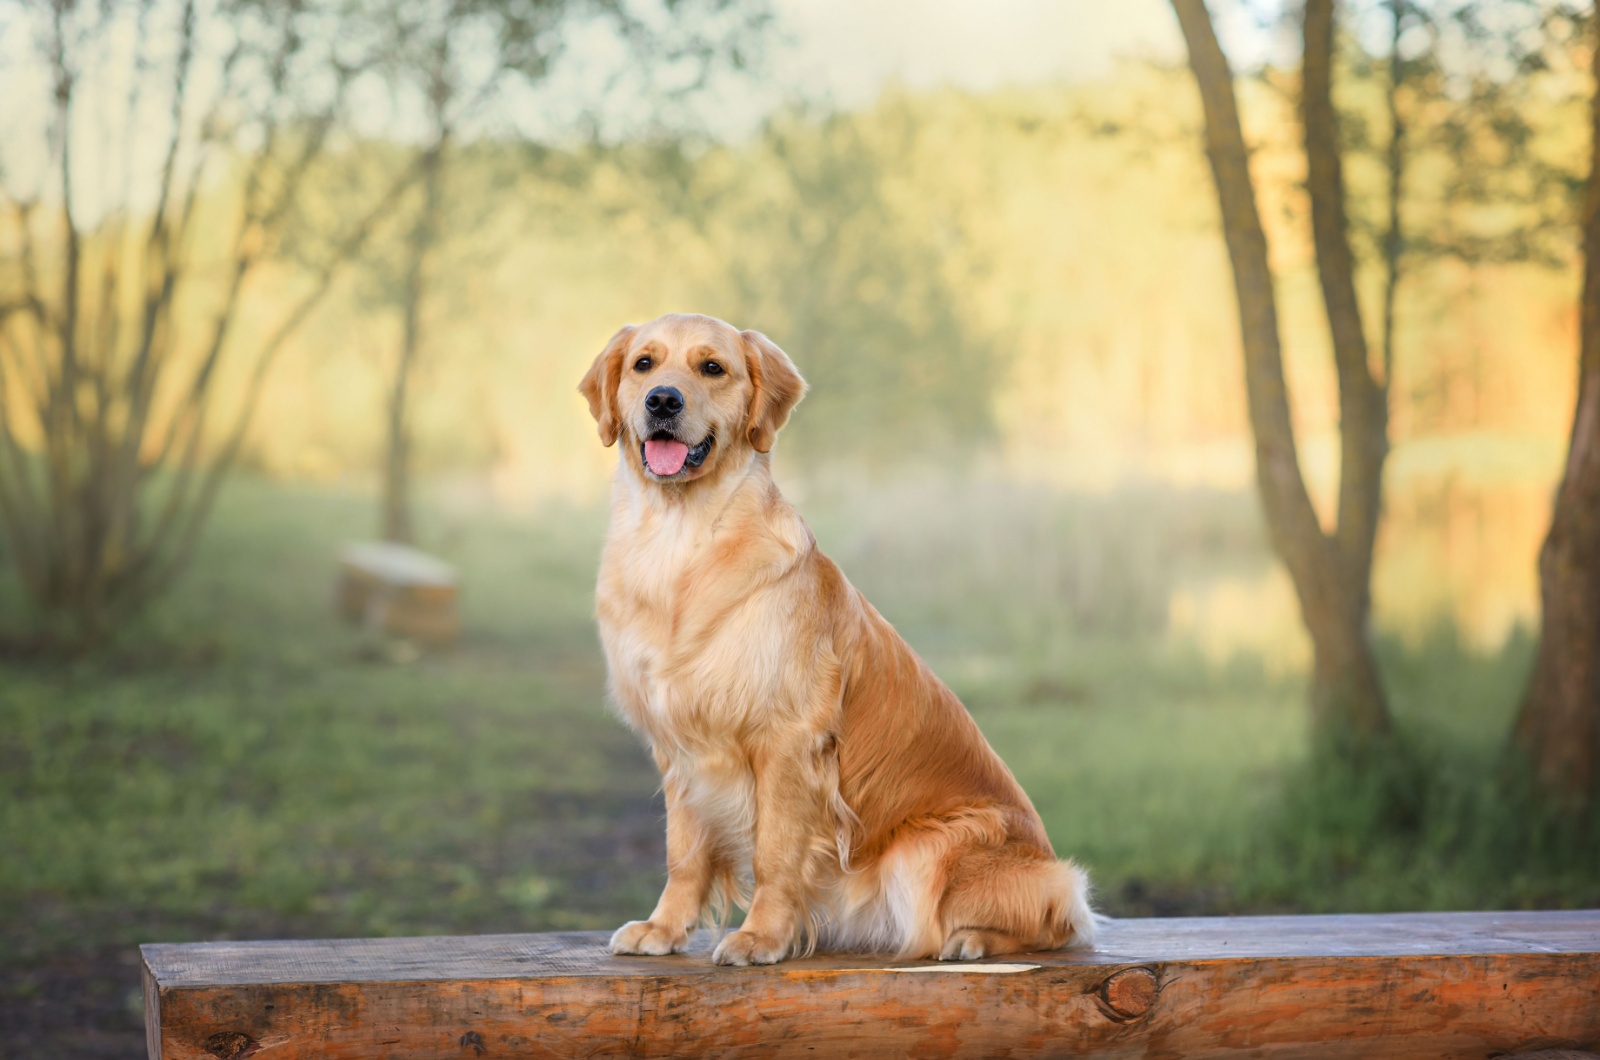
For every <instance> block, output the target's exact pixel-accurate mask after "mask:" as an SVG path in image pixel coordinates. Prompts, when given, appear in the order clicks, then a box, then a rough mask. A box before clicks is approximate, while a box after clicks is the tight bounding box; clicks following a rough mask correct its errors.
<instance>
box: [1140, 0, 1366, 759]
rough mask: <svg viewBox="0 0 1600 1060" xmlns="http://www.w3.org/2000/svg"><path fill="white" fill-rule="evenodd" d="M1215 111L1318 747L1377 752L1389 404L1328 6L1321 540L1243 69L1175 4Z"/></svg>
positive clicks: (1263, 454)
mask: <svg viewBox="0 0 1600 1060" xmlns="http://www.w3.org/2000/svg"><path fill="white" fill-rule="evenodd" d="M1172 6H1173V10H1174V11H1175V13H1176V14H1177V16H1178V22H1179V26H1180V28H1181V29H1182V31H1183V36H1184V40H1185V42H1186V44H1187V46H1188V53H1189V66H1190V69H1191V72H1192V73H1193V75H1194V80H1195V83H1196V85H1197V87H1198V88H1199V92H1200V99H1201V105H1202V110H1203V111H1204V116H1205V141H1206V156H1207V159H1208V161H1209V162H1210V166H1211V173H1212V177H1213V180H1214V182H1215V185H1216V191H1217V199H1218V203H1219V206H1220V208H1221V214H1222V224H1223V234H1224V237H1225V239H1226V242H1227V246H1228V255H1229V259H1230V261H1231V263H1232V267H1233V277H1234V292H1235V297H1236V299H1237V301H1238V305H1239V323H1240V337H1241V340H1242V343H1243V348H1244V366H1245V389H1246V395H1247V403H1248V409H1249V416H1250V426H1251V430H1252V433H1253V434H1254V436H1255V442H1256V481H1257V484H1258V487H1259V489H1260V492H1261V499H1262V507H1263V510H1264V511H1265V514H1266V519H1267V528H1268V533H1269V534H1270V537H1271V540H1272V543H1273V547H1274V549H1275V550H1276V551H1277V553H1278V555H1279V557H1280V558H1281V559H1282V560H1283V562H1284V565H1285V566H1286V567H1287V568H1288V570H1289V575H1290V578H1291V579H1292V581H1293V583H1294V587H1295V592H1296V594H1297V596H1298V598H1299V601H1300V611H1301V616H1302V618H1303V619H1304V621H1305V624H1306V628H1307V630H1308V631H1309V633H1310V635H1311V642H1312V648H1313V658H1314V662H1313V671H1312V682H1311V704H1312V713H1313V720H1314V725H1315V729H1316V731H1317V733H1318V736H1319V738H1320V739H1323V740H1331V741H1335V742H1337V743H1341V744H1342V743H1343V742H1344V741H1347V740H1353V741H1355V742H1357V743H1369V742H1372V741H1375V740H1378V739H1380V738H1382V737H1383V736H1384V735H1385V734H1386V733H1387V732H1388V730H1389V725H1390V720H1389V710H1388V705H1387V702H1386V700H1385V697H1384V692H1383V686H1382V683H1381V681H1380V679H1379V676H1378V670H1377V665H1376V661H1375V659H1374V657H1373V652H1372V644H1371V640H1370V635H1369V633H1370V631H1369V628H1368V626H1369V620H1370V612H1371V588H1370V587H1371V575H1372V550H1373V541H1374V538H1375V536H1376V532H1377V525H1378V516H1379V511H1380V501H1381V495H1382V474H1383V463H1384V457H1385V455H1386V453H1387V449H1388V434H1387V398H1386V394H1385V391H1384V386H1383V385H1380V384H1379V383H1378V381H1377V380H1375V379H1374V378H1373V375H1372V370H1371V367H1370V365H1369V363H1368V351H1367V344H1366V338H1365V332H1364V330H1363V327H1362V322H1361V314H1360V306H1359V304H1358V303H1357V301H1356V296H1355V281H1354V268H1355V264H1354V258H1353V255H1352V254H1351V251H1350V246H1349V241H1348V233H1347V227H1348V222H1347V220H1346V217H1345V206H1344V186H1343V175H1342V169H1341V162H1340V155H1339V147H1338V134H1337V126H1336V115H1335V111H1334V108H1333V103H1332V78H1333V61H1332V60H1333V41H1334V17H1333V16H1334V10H1333V3H1332V0H1308V2H1307V4H1306V12H1305V22H1304V34H1305V36H1304V40H1305V58H1304V69H1303V77H1302V88H1301V92H1302V99H1301V120H1302V124H1303V131H1304V134H1305V149H1306V160H1307V192H1308V194H1309V196H1310V199H1311V208H1312V235H1313V241H1314V245H1315V251H1316V260H1317V271H1318V276H1319V279H1320V280H1321V284H1322V292H1323V303H1324V306H1325V309H1326V311H1327V317H1328V324H1329V330H1330V333H1331V335H1332V338H1333V356H1334V362H1335V366H1336V369H1337V375H1338V383H1339V411H1340V421H1341V422H1340V427H1341V431H1340V434H1341V449H1340V452H1341V456H1342V463H1341V466H1340V475H1339V493H1338V510H1337V515H1336V525H1335V528H1334V531H1333V532H1332V533H1331V534H1330V533H1326V532H1324V530H1323V529H1322V526H1321V524H1320V522H1319V521H1318V518H1317V513H1316V510H1315V508H1314V507H1313V505H1312V503H1311V497H1310V494H1309V493H1308V492H1307V490H1306V486H1305V480H1304V478H1303V477H1302V476H1301V473H1300V465H1299V458H1298V454H1297V451H1296V444H1295V436H1294V428H1293V425H1292V423H1291V421H1290V416H1289V395H1288V387H1287V384H1286V382H1285V379H1284V373H1283V355H1282V346H1281V339H1280V336H1279V327H1278V310H1277V301H1276V295H1275V292H1274V287H1273V276H1272V271H1271V267H1270V264H1269V262H1268V257H1267V237H1266V232H1265V230H1264V229H1263V227H1262V224H1261V216H1260V212H1259V210H1258V208H1257V206H1256V196H1255V187H1254V184H1253V182H1252V178H1251V175H1250V160H1249V151H1248V149H1247V147H1246V145H1245V141H1244V133H1243V130H1242V127H1241V124H1240V120H1239V108H1238V101H1237V98H1236V95H1235V92H1234V87H1233V74H1232V71H1231V69H1230V68H1229V65H1228V60H1227V57H1226V56H1225V55H1224V54H1223V52H1222V48H1221V46H1220V44H1219V43H1218V41H1217V36H1216V31H1215V28H1214V27H1213V25H1212V22H1211V15H1210V12H1209V11H1208V10H1207V9H1206V6H1205V3H1204V0H1172Z"/></svg>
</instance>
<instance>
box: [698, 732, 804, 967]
mask: <svg viewBox="0 0 1600 1060" xmlns="http://www.w3.org/2000/svg"><path fill="white" fill-rule="evenodd" d="M809 750H810V748H809V747H807V748H804V749H802V748H799V747H793V748H791V747H784V746H778V747H774V748H771V749H769V750H768V751H767V753H764V754H759V755H757V756H756V757H755V758H754V759H753V760H752V762H751V765H752V767H753V768H754V770H755V779H756V830H755V852H754V858H753V862H754V864H753V868H754V870H755V894H754V896H753V897H752V900H751V902H750V913H749V915H748V916H746V917H745V918H744V924H743V926H742V927H740V928H739V930H738V931H735V932H734V933H733V934H731V935H729V936H728V937H727V938H725V939H723V940H722V942H721V944H720V945H718V946H717V948H716V951H715V952H714V953H713V954H712V960H714V961H716V963H718V964H739V965H745V964H776V963H777V962H778V961H781V960H783V959H784V958H785V957H787V956H788V955H789V952H790V950H791V948H792V947H793V946H794V943H795V940H796V937H797V934H798V930H799V928H800V925H801V923H802V922H803V920H804V918H805V917H806V915H807V908H806V903H807V899H808V895H807V893H806V884H805V879H806V868H807V865H806V863H807V860H808V859H809V858H810V857H811V851H812V844H811V839H812V836H813V835H814V834H815V832H816V829H817V825H818V821H819V814H820V812H821V809H822V805H823V801H822V799H821V798H819V795H818V788H817V777H816V775H815V774H816V770H815V769H814V768H813V765H814V764H813V763H812V762H811V761H809V758H810V755H809V754H808V752H809Z"/></svg>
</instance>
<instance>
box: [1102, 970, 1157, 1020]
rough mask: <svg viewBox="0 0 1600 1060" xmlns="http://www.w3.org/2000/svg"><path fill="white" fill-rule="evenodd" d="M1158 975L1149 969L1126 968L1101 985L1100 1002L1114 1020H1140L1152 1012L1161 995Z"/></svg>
mask: <svg viewBox="0 0 1600 1060" xmlns="http://www.w3.org/2000/svg"><path fill="white" fill-rule="evenodd" d="M1160 990H1161V987H1160V984H1159V983H1157V982H1156V974H1155V973H1154V972H1152V971H1151V970H1150V969H1148V968H1124V969H1123V970H1122V971H1120V972H1118V973H1116V974H1115V975H1113V976H1111V977H1110V978H1109V979H1107V980H1106V981H1105V982H1104V983H1102V984H1101V985H1100V1000H1101V1001H1103V1002H1105V1006H1106V1008H1108V1009H1110V1010H1111V1016H1112V1018H1114V1019H1125V1020H1131V1019H1138V1018H1139V1017H1140V1016H1143V1015H1144V1014H1145V1013H1146V1012H1149V1011H1150V1006H1151V1005H1153V1004H1155V1001H1156V994H1158V993H1160Z"/></svg>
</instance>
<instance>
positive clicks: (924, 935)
mask: <svg viewBox="0 0 1600 1060" xmlns="http://www.w3.org/2000/svg"><path fill="white" fill-rule="evenodd" d="M579 391H580V392H581V393H582V394H583V396H584V397H585V398H586V399H587V400H588V403H589V411H590V412H591V413H592V414H593V416H594V418H595V421H596V423H597V425H598V428H599V432H600V440H601V441H602V442H603V443H605V445H607V446H611V445H613V444H617V445H620V458H619V460H618V461H617V468H616V472H615V476H614V478H613V484H612V499H611V523H610V528H609V530H608V532H607V535H606V540H605V546H604V551H603V553H602V556H601V562H600V574H599V583H598V586H597V588H596V592H595V605H596V606H595V610H596V616H597V618H598V621H599V627H600V638H601V642H602V644H603V646H604V649H605V654H606V661H607V664H608V668H609V681H608V691H609V695H610V699H611V701H612V703H613V706H614V707H615V708H616V709H617V711H618V712H619V713H620V714H621V716H622V718H623V720H624V721H625V722H626V723H627V724H628V725H629V726H630V727H631V728H633V729H634V730H636V731H637V732H638V733H639V734H640V736H642V737H643V739H644V742H645V743H646V744H647V745H648V747H649V750H650V753H651V754H652V756H653V757H654V758H655V762H656V765H657V766H658V767H659V769H660V771H661V780H662V789H663V791H664V794H665V796H666V807H667V819H666V827H667V883H666V887H665V889H664V890H663V891H662V893H661V899H660V901H659V902H658V903H657V904H656V907H655V911H654V912H652V913H651V914H650V917H649V919H648V920H635V921H632V922H630V923H627V924H624V925H623V926H622V927H621V928H619V929H618V930H617V932H616V934H615V935H613V936H612V938H611V950H612V952H613V953H616V954H651V955H662V954H668V953H673V952H676V951H678V950H680V949H682V948H683V947H684V945H685V944H686V942H687V941H688V939H689V936H690V934H691V933H692V932H693V931H694V929H695V928H696V927H697V926H698V925H699V924H700V923H701V922H703V921H704V920H710V921H712V922H715V923H718V924H720V923H723V922H724V921H725V920H726V918H727V916H728V913H729V906H730V904H738V905H739V906H740V907H741V908H745V909H747V910H748V912H747V913H746V915H745V918H744V922H743V924H742V926H740V928H739V929H738V930H736V931H733V932H730V933H728V934H725V935H724V936H723V937H722V938H721V941H720V942H719V943H718V945H717V946H716V948H715V950H714V951H713V954H712V959H713V960H714V961H715V962H716V963H717V964H724V965H750V964H772V963H775V962H778V961H781V960H784V959H785V958H787V957H790V956H795V955H800V954H805V953H810V952H812V951H813V950H815V949H816V948H817V947H818V946H820V947H821V948H822V949H824V950H845V951H860V952H880V953H893V954H894V955H895V956H896V957H898V958H901V959H912V958H932V957H938V958H940V959H943V960H972V959H976V958H980V957H986V956H991V955H995V954H1002V953H1010V952H1016V951H1023V950H1044V949H1056V948H1059V947H1062V946H1065V945H1082V946H1087V945H1092V943H1093V939H1094V933H1095V927H1096V917H1095V914H1094V913H1092V912H1091V910H1090V906H1089V881H1088V876H1087V874H1086V873H1085V872H1084V870H1083V869H1082V868H1080V867H1079V866H1077V865H1075V864H1073V863H1072V862H1071V861H1058V860H1057V859H1056V856H1055V853H1054V852H1053V851H1052V849H1051V847H1050V840H1049V838H1048V837H1047V836H1046V835H1045V829H1044V824H1043V823H1042V822H1041V821H1040V819H1039V815H1038V813H1037V812H1036V811H1035V810H1034V808H1033V804H1032V803H1031V802H1029V801H1028V796H1027V795H1026V794H1025V793H1024V792H1023V790H1022V788H1021V786H1020V785H1018V783H1017V781H1016V779H1015V778H1014V777H1013V776H1012V774H1011V772H1010V770H1009V769H1007V768H1006V766H1005V763H1003V762H1002V761H1001V760H1000V757H999V756H998V755H997V754H995V752H994V750H993V749H992V748H990V746H989V744H988V742H987V741H985V739H984V738H983V735H982V734H981V733H980V732H979V731H978V726H977V724H976V723H975V722H974V721H973V720H972V717H971V715H969V714H968V713H967V711H966V708H964V707H963V706H962V705H961V702H960V700H958V699H957V698H956V696H955V694H954V693H953V692H951V691H950V689H948V688H947V687H945V685H944V684H943V683H942V682H941V681H940V680H939V679H938V678H937V677H935V676H934V675H933V673H932V672H931V671H930V670H929V669H928V667H927V666H926V665H925V664H924V663H923V662H922V660H921V659H920V658H918V656H917V655H916V653H915V652H913V651H912V650H911V647H910V646H909V645H907V644H906V642H905V641H904V640H902V639H901V638H900V636H899V634H897V633H896V632H895V631H894V628H893V627H892V626H890V624H889V623H888V622H887V621H886V620H885V619H884V618H883V616H881V615H880V614H878V612H877V611H875V610H874V609H873V607H872V605H871V604H869V603H868V602H867V601H866V599H865V598H864V597H863V596H862V595H861V593H859V592H858V591H856V589H855V588H854V587H853V586H852V585H851V584H850V583H849V582H848V581H846V580H845V577H844V574H843V573H842V572H841V571H840V570H839V568H838V567H837V566H836V565H835V564H834V563H833V562H832V561H831V560H829V559H828V558H827V557H826V556H824V555H823V554H822V553H821V552H820V551H818V549H817V542H816V538H815V537H813V536H812V533H811V530H810V529H809V528H808V527H807V526H806V524H805V522H804V521H803V520H802V519H801V518H800V516H799V515H798V514H797V513H796V511H795V510H794V508H792V507H791V506H790V505H789V504H788V503H787V502H786V501H785V500H784V499H783V497H782V495H781V494H779V492H778V487H777V486H776V485H775V484H774V482H773V479H772V471H771V457H770V453H771V451H772V447H773V443H774V442H775V441H776V439H777V436H778V432H779V431H781V430H782V429H783V426H784V424H785V423H786V422H787V421H788V419H789V414H790V412H791V411H792V410H793V409H794V407H795V405H796V403H798V402H799V401H800V399H801V397H802V396H804V394H805V392H806V383H805V381H804V380H803V379H801V377H800V373H799V372H797V371H796V370H795V367H794V365H793V363H791V361H790V360H789V357H788V356H787V355H786V354H785V353H784V352H783V351H782V350H781V349H779V348H778V347H777V346H776V345H775V344H773V343H772V342H771V341H770V340H769V339H768V338H767V337H766V336H764V335H762V334H760V333H759V332H755V331H739V330H738V329H736V328H734V327H732V326H731V325H729V324H726V323H724V322H723V321H721V320H717V319H715V318H713V317H707V316H698V315H688V314H672V315H668V316H663V317H660V318H658V319H656V320H653V321H651V322H650V323H648V324H644V325H640V326H628V327H624V328H623V329H622V330H620V331H618V332H617V333H616V334H615V335H614V336H612V338H611V341H610V342H609V343H607V344H606V347H605V349H604V350H603V351H602V352H601V353H600V355H599V356H598V357H597V358H596V359H595V361H594V364H593V366H592V367H591V368H590V369H589V371H588V373H587V374H586V375H585V376H584V377H583V381H582V383H581V384H580V385H579Z"/></svg>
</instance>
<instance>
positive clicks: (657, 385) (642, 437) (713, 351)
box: [578, 313, 806, 482]
mask: <svg viewBox="0 0 1600 1060" xmlns="http://www.w3.org/2000/svg"><path fill="white" fill-rule="evenodd" d="M578 390H579V391H580V392H581V393H582V394H583V396H584V397H586V398H588V400H589V412H590V413H591V414H592V415H593V416H594V418H595V422H596V423H597V424H599V427H600V440H601V441H602V442H604V443H605V444H606V445H611V444H612V443H613V442H615V441H616V440H617V439H619V438H620V439H622V441H623V443H624V446H625V447H626V452H627V453H629V454H631V457H632V458H633V459H637V460H638V461H639V465H638V467H639V471H640V473H641V474H642V475H643V476H644V477H645V478H646V479H648V480H650V481H654V482H690V481H693V480H695V479H700V478H704V477H706V476H708V475H711V474H713V473H714V472H715V469H717V468H719V467H724V466H729V465H730V464H733V463H737V462H740V458H741V457H742V456H748V455H749V453H750V451H751V450H754V451H756V452H758V453H766V452H770V451H771V449H772V443H773V441H774V440H775V439H776V438H777V436H778V431H779V430H781V429H782V428H783V425H784V423H786V422H787V421H788V419H789V412H790V410H791V409H793V408H794V406H795V403H796V402H798V401H799V400H800V398H801V397H802V396H803V395H804V394H805V392H806V384H805V380H803V379H801V378H800V373H799V372H797V371H795V367H794V365H793V364H792V363H791V362H790V361H789V358H788V355H787V354H785V353H784V352H783V351H782V350H780V349H778V347H777V346H776V345H774V344H773V342H772V341H771V340H770V339H768V338H767V337H766V336H765V335H763V334H761V333H760V332H757V331H738V330H736V329H735V328H734V327H732V326H731V325H729V324H725V323H723V322H722V321H720V320H717V319H716V318H714V317H707V316H698V315H693V314H685V313H672V314H668V315H667V316H664V317H657V318H656V319H655V320H652V321H651V322H650V323H648V324H641V325H637V326H633V325H630V326H628V327H625V328H623V329H622V330H621V331H619V332H617V333H616V334H615V335H613V336H612V337H611V341H610V342H609V343H607V344H606V348H605V349H604V350H602V351H601V352H600V356H599V357H596V358H595V361H594V364H593V365H592V366H591V367H590V369H589V372H588V374H587V375H585V376H584V377H583V382H582V383H580V384H578Z"/></svg>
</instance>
